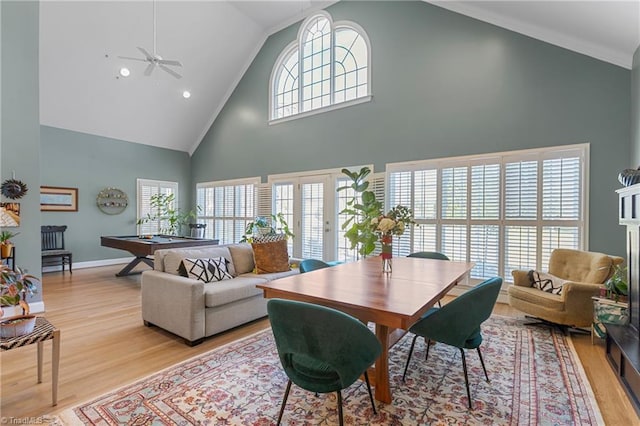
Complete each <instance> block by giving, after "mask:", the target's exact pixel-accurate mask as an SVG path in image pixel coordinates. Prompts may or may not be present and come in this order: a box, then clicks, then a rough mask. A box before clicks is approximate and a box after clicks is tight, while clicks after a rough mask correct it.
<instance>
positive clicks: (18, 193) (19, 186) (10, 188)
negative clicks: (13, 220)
mask: <svg viewBox="0 0 640 426" xmlns="http://www.w3.org/2000/svg"><path fill="white" fill-rule="evenodd" d="M0 189H1V190H2V195H4V196H5V197H7V198H11V199H12V200H17V199H18V198H22V197H24V195H25V194H26V193H27V191H28V190H29V188H27V184H26V183H24V182H22V181H19V180H17V179H7V180H5V181H4V182H2V187H1V188H0Z"/></svg>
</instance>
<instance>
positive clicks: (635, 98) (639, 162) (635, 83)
mask: <svg viewBox="0 0 640 426" xmlns="http://www.w3.org/2000/svg"><path fill="white" fill-rule="evenodd" d="M631 159H632V163H631V164H630V165H629V166H630V167H632V168H634V169H635V168H636V167H638V166H640V46H638V48H637V49H636V52H635V53H634V55H633V65H632V69H631Z"/></svg>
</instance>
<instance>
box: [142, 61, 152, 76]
mask: <svg viewBox="0 0 640 426" xmlns="http://www.w3.org/2000/svg"><path fill="white" fill-rule="evenodd" d="M154 68H155V64H154V63H153V62H151V63H150V64H149V65H147V69H145V70H144V75H146V76H150V75H151V73H152V72H153V69H154Z"/></svg>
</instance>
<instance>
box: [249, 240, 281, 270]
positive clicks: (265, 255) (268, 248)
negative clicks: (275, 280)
mask: <svg viewBox="0 0 640 426" xmlns="http://www.w3.org/2000/svg"><path fill="white" fill-rule="evenodd" d="M251 247H252V248H253V260H254V262H255V264H256V272H257V273H258V274H268V273H272V272H286V271H288V270H290V269H291V266H290V265H289V253H288V251H287V240H286V239H282V240H279V241H270V242H266V243H255V242H254V243H252V244H251Z"/></svg>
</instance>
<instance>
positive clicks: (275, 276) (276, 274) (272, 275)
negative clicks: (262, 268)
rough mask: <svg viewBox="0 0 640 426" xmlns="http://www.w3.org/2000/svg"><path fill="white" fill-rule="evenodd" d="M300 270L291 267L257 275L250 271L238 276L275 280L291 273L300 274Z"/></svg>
mask: <svg viewBox="0 0 640 426" xmlns="http://www.w3.org/2000/svg"><path fill="white" fill-rule="evenodd" d="M298 273H299V270H298V269H297V268H294V269H290V270H288V271H284V272H271V273H269V274H260V275H256V274H254V273H252V272H251V273H248V274H242V275H238V278H240V277H243V278H251V277H260V278H262V279H263V280H265V281H273V280H277V279H278V278H284V277H288V276H290V275H295V274H298Z"/></svg>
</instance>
